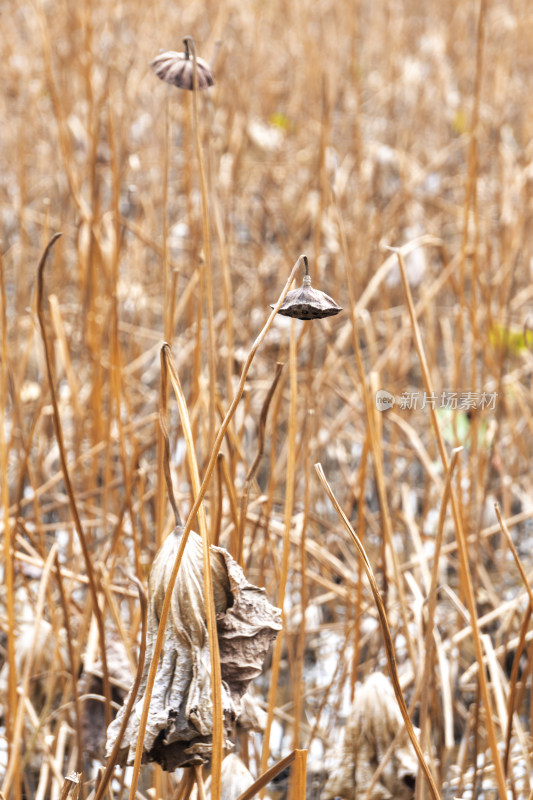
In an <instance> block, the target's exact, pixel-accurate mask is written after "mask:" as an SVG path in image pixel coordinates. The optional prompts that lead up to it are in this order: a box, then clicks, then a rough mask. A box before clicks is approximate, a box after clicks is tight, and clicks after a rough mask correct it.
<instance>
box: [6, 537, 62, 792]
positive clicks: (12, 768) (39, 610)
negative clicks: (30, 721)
mask: <svg viewBox="0 0 533 800" xmlns="http://www.w3.org/2000/svg"><path fill="white" fill-rule="evenodd" d="M57 551H58V546H57V543H55V544H53V545H52V547H51V549H50V552H49V553H48V556H47V559H46V562H45V564H44V566H43V572H42V575H41V581H40V583H39V594H38V596H37V603H36V606H35V611H34V620H35V621H34V626H33V639H32V647H31V648H30V649H29V650H28V657H27V658H26V661H25V663H24V671H23V673H22V676H21V682H20V684H21V687H20V698H19V702H18V705H17V713H16V717H15V720H14V725H13V735H12V739H11V748H12V751H11V758H10V760H9V762H8V764H7V768H6V772H5V775H4V780H3V781H2V786H1V790H0V796H1V797H7V796H8V794H9V792H10V789H11V786H12V785H13V783H14V781H15V780H16V779H17V777H18V772H19V761H20V751H21V747H20V744H21V739H22V735H23V726H24V706H25V701H26V698H27V696H28V690H29V686H30V677H31V670H32V667H33V662H34V658H35V655H36V653H37V650H38V648H37V642H38V641H39V630H40V627H41V620H42V616H43V611H44V602H45V597H46V592H47V587H48V581H49V578H50V573H51V571H52V569H53V565H54V561H55V559H56V555H57Z"/></svg>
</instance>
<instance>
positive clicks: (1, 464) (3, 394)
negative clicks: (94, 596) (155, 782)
mask: <svg viewBox="0 0 533 800" xmlns="http://www.w3.org/2000/svg"><path fill="white" fill-rule="evenodd" d="M0 303H1V309H0V325H1V330H2V363H1V364H0V420H1V422H0V469H1V470H2V475H3V476H4V477H3V479H2V511H3V516H4V580H5V595H6V615H7V659H6V661H7V703H6V713H5V727H6V739H7V742H8V751H7V752H8V757H14V753H13V746H12V742H13V725H14V721H15V717H16V714H17V667H16V662H15V643H16V640H17V632H16V624H15V554H14V548H13V531H12V529H11V522H10V520H9V486H8V481H7V474H8V457H9V454H8V446H7V442H6V424H5V420H6V419H7V378H8V375H7V371H8V358H7V308H6V288H5V282H4V262H3V260H2V257H1V254H0ZM14 780H15V786H16V787H17V788H16V792H17V796H20V775H18V774H17V775H15V776H14Z"/></svg>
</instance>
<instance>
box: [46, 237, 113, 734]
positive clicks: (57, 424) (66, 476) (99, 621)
mask: <svg viewBox="0 0 533 800" xmlns="http://www.w3.org/2000/svg"><path fill="white" fill-rule="evenodd" d="M60 236H61V234H60V233H56V234H55V235H54V236H53V237H52V238H51V239H50V241H49V243H48V245H47V246H46V248H45V250H44V253H43V255H42V257H41V261H40V263H39V267H38V270H37V316H38V319H39V325H40V328H41V334H42V339H43V345H44V352H45V363H46V372H47V376H48V386H49V389H50V397H51V400H52V408H53V420H54V431H55V435H56V440H57V446H58V450H59V460H60V463H61V472H62V474H63V481H64V483H65V489H66V492H67V497H68V501H69V506H70V512H71V514H72V518H73V521H74V527H75V529H76V533H77V535H78V539H79V542H80V547H81V550H82V554H83V560H84V562H85V568H86V570H87V578H88V580H89V590H90V595H91V601H92V605H93V613H94V616H95V619H96V625H97V628H98V635H99V639H100V650H101V656H102V674H103V683H104V695H105V698H106V703H105V715H106V725H109V723H110V722H111V688H110V685H109V673H108V669H107V655H106V648H105V627H104V618H103V615H102V611H101V609H100V606H99V604H98V591H97V587H96V579H95V576H94V570H93V565H92V561H91V555H90V553H89V547H88V545H87V539H86V536H85V533H84V530H83V526H82V524H81V519H80V515H79V513H78V507H77V504H76V499H75V497H74V490H73V488H72V482H71V480H70V473H69V469H68V465H67V456H66V453H65V444H64V440H63V428H62V426H61V416H60V414H59V406H58V403H57V396H56V391H55V379H54V373H53V369H52V354H51V347H50V343H49V341H48V336H47V334H46V324H45V319H44V311H43V291H44V286H43V284H44V267H45V264H46V259H47V256H48V253H49V252H50V250H51V248H52V246H53V245H54V243H55V242H56V241H57V239H58V238H59V237H60Z"/></svg>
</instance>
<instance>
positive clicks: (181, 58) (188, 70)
mask: <svg viewBox="0 0 533 800" xmlns="http://www.w3.org/2000/svg"><path fill="white" fill-rule="evenodd" d="M190 41H191V37H190V36H186V37H185V39H184V40H183V44H184V45H185V52H184V53H178V52H176V51H175V50H167V51H166V52H165V53H160V54H159V55H158V56H156V57H155V58H154V59H153V61H151V62H150V66H151V68H152V69H153V71H154V72H155V74H156V75H157V77H158V78H160V79H161V80H162V81H165V83H170V84H172V85H173V86H177V87H178V89H187V90H188V91H190V92H192V91H193V89H194V58H193V55H192V53H191V51H190V49H189V42H190ZM196 66H197V77H198V89H208V88H209V86H213V84H214V83H215V79H214V77H213V73H212V72H211V67H210V66H209V64H208V63H207V61H204V59H203V58H198V57H196Z"/></svg>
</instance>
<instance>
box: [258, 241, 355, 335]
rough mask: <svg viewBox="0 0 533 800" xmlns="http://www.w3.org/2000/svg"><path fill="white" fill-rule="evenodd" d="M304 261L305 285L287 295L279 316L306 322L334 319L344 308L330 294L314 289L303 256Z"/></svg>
mask: <svg viewBox="0 0 533 800" xmlns="http://www.w3.org/2000/svg"><path fill="white" fill-rule="evenodd" d="M303 260H304V263H305V275H304V279H303V283H302V285H301V287H300V288H299V289H294V290H293V291H292V292H289V293H288V294H287V297H286V298H285V300H284V301H283V303H282V305H281V308H280V309H279V311H278V314H283V316H284V317H294V318H295V319H304V320H309V319H322V318H323V317H333V316H334V315H335V314H338V313H339V311H342V306H339V305H337V303H336V302H335V300H333V299H332V298H331V297H330V296H329V294H326V293H325V292H321V291H319V290H318V289H313V287H312V286H311V276H310V275H309V265H308V262H307V256H303ZM270 308H274V305H272V304H271V306H270Z"/></svg>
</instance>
